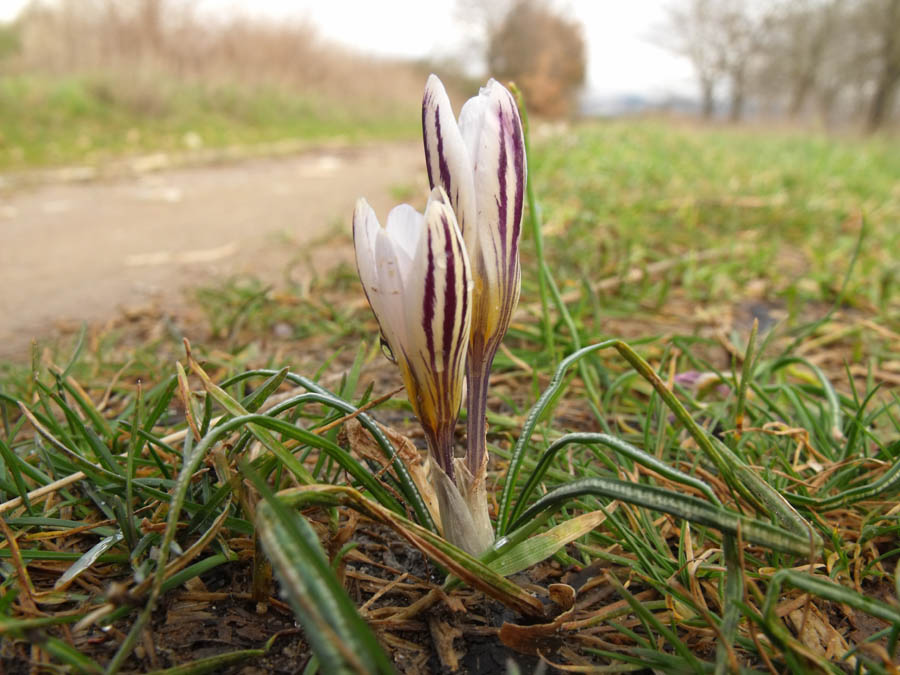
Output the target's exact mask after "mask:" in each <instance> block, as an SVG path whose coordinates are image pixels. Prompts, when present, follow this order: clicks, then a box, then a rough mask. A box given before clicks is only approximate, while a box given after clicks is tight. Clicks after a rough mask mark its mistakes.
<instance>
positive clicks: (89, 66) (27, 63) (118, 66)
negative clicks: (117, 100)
mask: <svg viewBox="0 0 900 675" xmlns="http://www.w3.org/2000/svg"><path fill="white" fill-rule="evenodd" d="M19 35H20V43H21V47H20V50H19V53H18V54H17V55H16V56H15V58H13V59H12V60H10V61H9V62H8V63H7V64H6V69H7V71H8V72H16V73H33V72H38V73H46V74H51V75H88V76H92V77H96V76H102V77H103V79H104V80H107V81H110V82H112V83H113V84H114V86H116V87H117V88H124V89H125V90H126V91H130V94H131V96H132V97H133V98H134V99H135V102H136V103H137V104H143V105H146V106H148V107H150V109H151V110H150V111H151V112H152V106H153V105H155V104H156V103H157V101H156V100H155V99H156V98H157V97H156V95H155V92H156V91H158V89H159V83H160V82H161V81H169V82H170V81H173V80H174V81H179V82H188V83H193V82H198V83H203V84H204V85H207V86H209V85H211V86H218V85H225V86H238V87H242V88H253V87H260V86H265V87H269V88H272V87H274V88H278V89H283V90H288V91H292V92H299V93H302V94H310V95H319V96H324V97H326V98H329V99H333V100H348V99H352V100H355V101H360V102H361V103H365V104H371V103H375V102H381V103H382V104H384V102H390V103H392V104H397V103H398V102H400V101H404V102H412V103H413V104H414V105H417V104H418V100H419V97H420V96H421V88H422V82H423V77H422V73H421V72H420V69H419V68H417V67H416V66H415V65H413V64H411V63H407V62H396V61H388V60H378V59H372V58H371V57H367V56H362V55H359V54H356V53H354V52H352V51H350V50H348V49H346V48H344V47H342V46H340V45H337V44H334V43H332V42H329V41H327V40H325V39H323V38H322V37H321V36H320V35H318V34H317V32H316V30H315V28H314V27H313V26H312V25H310V24H309V23H307V22H303V21H277V22H276V21H275V20H273V19H266V18H262V17H259V16H253V17H251V16H247V15H241V14H239V13H230V14H229V15H227V16H216V15H212V14H210V13H209V12H201V11H200V10H199V9H198V6H197V3H196V2H195V0H59V1H58V2H54V3H52V4H48V3H42V2H32V4H31V5H30V6H29V7H28V8H26V10H25V11H24V12H23V13H22V15H21V17H20V19H19ZM142 97H143V99H144V100H143V102H142V101H141V98H142Z"/></svg>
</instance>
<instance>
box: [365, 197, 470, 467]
mask: <svg viewBox="0 0 900 675" xmlns="http://www.w3.org/2000/svg"><path fill="white" fill-rule="evenodd" d="M353 240H354V245H355V248H356V264H357V270H358V272H359V278H360V281H362V284H363V288H364V289H365V292H366V297H367V298H368V300H369V304H370V305H371V307H372V311H373V312H374V313H375V318H376V319H377V320H378V324H379V327H380V328H381V333H382V336H383V339H384V340H385V341H386V342H387V344H388V347H389V348H390V350H391V353H392V354H393V356H394V358H395V360H396V362H397V365H398V366H399V367H400V371H401V374H402V375H403V382H404V384H405V386H406V391H407V394H408V395H409V400H410V403H412V406H413V410H414V411H415V413H416V415H417V416H418V418H419V421H420V422H421V424H422V428H423V429H424V431H425V434H426V438H427V439H428V444H429V447H430V449H431V451H432V453H433V455H434V457H435V460H436V461H437V462H438V465H439V466H440V467H441V468H442V469H443V470H444V471H445V472H446V473H447V474H448V476H451V477H452V476H453V464H452V458H453V453H452V438H453V430H454V427H455V426H456V420H457V417H458V415H459V406H460V402H461V397H462V387H463V379H464V376H465V365H466V345H467V343H468V336H469V327H470V321H471V307H472V276H471V273H470V271H469V261H468V256H467V255H466V249H465V244H464V242H463V239H462V235H461V234H460V232H459V228H458V226H457V224H456V218H455V216H454V213H453V209H452V208H451V206H450V200H449V198H448V197H447V194H446V193H445V192H444V191H443V189H442V188H436V189H434V190H433V191H432V194H431V197H430V199H429V202H428V206H427V207H426V209H425V215H424V217H423V216H422V215H421V214H419V213H418V212H416V211H415V209H413V208H412V207H410V206H407V205H402V206H398V207H396V208H395V209H393V210H392V211H391V212H390V214H389V215H388V219H387V225H386V227H381V226H380V225H379V223H378V220H377V218H376V217H375V214H374V212H373V211H372V209H371V207H370V206H369V205H368V204H367V203H366V202H365V200H360V201H359V203H358V204H357V207H356V212H355V213H354V217H353Z"/></svg>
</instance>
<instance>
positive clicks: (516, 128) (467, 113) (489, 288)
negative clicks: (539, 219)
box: [459, 79, 526, 359]
mask: <svg viewBox="0 0 900 675" xmlns="http://www.w3.org/2000/svg"><path fill="white" fill-rule="evenodd" d="M459 129H460V135H461V136H462V138H463V142H464V143H465V145H466V149H467V153H468V155H469V160H470V162H471V166H472V171H473V176H474V188H475V203H476V204H477V216H476V226H475V227H474V228H467V229H466V230H465V231H464V236H465V241H466V247H467V248H468V251H469V256H470V259H471V261H472V266H473V270H472V271H473V277H474V278H475V282H476V288H477V292H476V295H475V298H474V303H475V307H474V313H473V318H472V327H473V334H472V340H473V345H472V346H473V350H474V351H478V350H477V346H478V345H477V344H476V343H477V342H479V341H482V345H483V346H484V347H483V348H484V350H485V352H487V353H486V354H485V356H486V357H487V358H489V359H490V358H491V357H493V353H494V351H496V348H497V346H498V345H499V341H500V339H501V338H502V337H503V335H504V334H505V333H506V330H507V328H508V327H509V322H510V320H511V318H512V313H513V310H514V309H515V307H516V303H517V302H518V300H519V287H520V277H521V270H520V266H519V238H520V235H521V228H522V209H523V205H524V199H525V180H526V175H525V174H526V163H525V142H524V136H523V134H522V124H521V121H520V119H519V111H518V108H517V107H516V102H515V99H514V98H513V96H512V94H510V93H509V91H508V90H507V89H506V88H505V87H504V86H503V85H501V84H500V83H499V82H497V81H496V80H493V79H492V80H490V81H489V82H488V83H487V85H486V86H485V87H482V89H481V91H480V93H479V95H478V96H476V97H474V98H471V99H469V101H467V102H466V104H465V105H464V106H463V108H462V111H461V112H460V116H459Z"/></svg>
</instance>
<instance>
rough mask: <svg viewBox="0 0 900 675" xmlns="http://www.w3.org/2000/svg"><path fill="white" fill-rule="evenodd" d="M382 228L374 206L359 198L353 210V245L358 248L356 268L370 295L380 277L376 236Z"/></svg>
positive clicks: (367, 294)
mask: <svg viewBox="0 0 900 675" xmlns="http://www.w3.org/2000/svg"><path fill="white" fill-rule="evenodd" d="M380 229H381V225H379V223H378V218H377V217H376V216H375V212H374V211H373V210H372V207H371V206H369V204H368V202H366V200H365V199H359V200H358V201H357V202H356V209H355V210H354V211H353V245H354V248H355V249H356V269H357V271H358V273H359V280H360V281H361V282H362V285H363V289H364V290H365V292H366V296H369V295H370V289H371V288H372V287H373V286H375V285H376V283H377V279H378V273H377V272H376V269H375V237H376V236H377V234H378V231H379V230H380Z"/></svg>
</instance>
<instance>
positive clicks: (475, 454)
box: [466, 358, 493, 475]
mask: <svg viewBox="0 0 900 675" xmlns="http://www.w3.org/2000/svg"><path fill="white" fill-rule="evenodd" d="M490 360H491V361H493V358H492V359H490ZM473 361H476V363H473ZM478 361H479V360H478V359H470V360H469V363H468V364H467V366H466V371H467V372H466V385H467V387H468V394H467V400H466V414H467V418H466V437H467V441H468V448H467V450H466V466H467V467H468V469H469V471H470V472H471V473H472V475H475V473H476V472H477V470H478V469H479V468H480V467H481V462H482V461H483V458H484V455H485V453H487V395H488V384H489V381H490V378H491V364H490V363H485V362H484V360H481V361H480V362H478Z"/></svg>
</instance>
